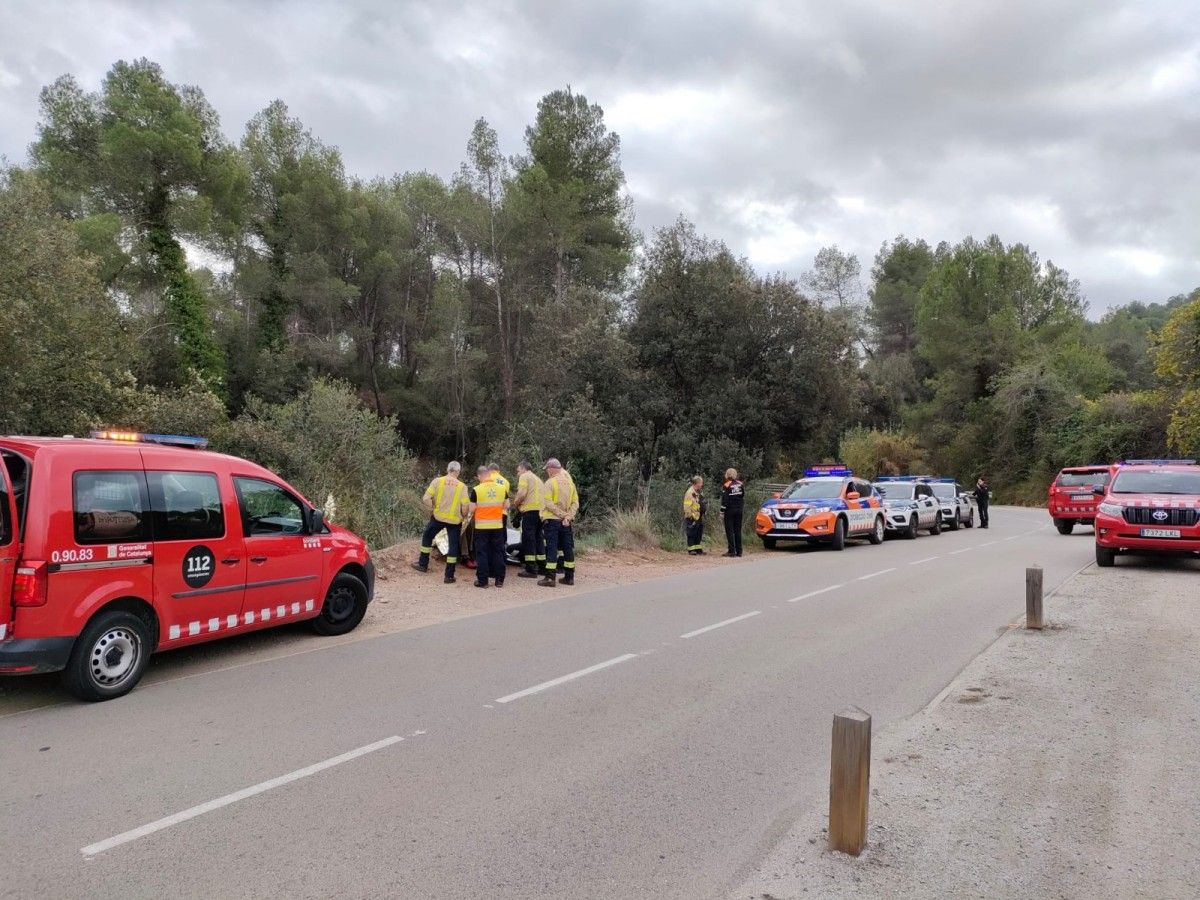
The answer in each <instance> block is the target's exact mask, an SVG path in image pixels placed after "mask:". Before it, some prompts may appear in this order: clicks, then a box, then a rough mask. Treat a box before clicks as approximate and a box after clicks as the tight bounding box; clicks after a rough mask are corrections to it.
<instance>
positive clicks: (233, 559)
mask: <svg viewBox="0 0 1200 900" xmlns="http://www.w3.org/2000/svg"><path fill="white" fill-rule="evenodd" d="M241 561H242V558H241V557H240V556H230V557H227V558H226V559H223V560H221V565H223V566H236V565H237V564H238V563H240V562H241Z"/></svg>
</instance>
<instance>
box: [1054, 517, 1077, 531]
mask: <svg viewBox="0 0 1200 900" xmlns="http://www.w3.org/2000/svg"><path fill="white" fill-rule="evenodd" d="M1054 527H1055V528H1057V529H1058V533H1059V534H1070V533H1071V532H1072V531H1074V530H1075V520H1074V519H1055V520H1054Z"/></svg>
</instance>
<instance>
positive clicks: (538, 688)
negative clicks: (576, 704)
mask: <svg viewBox="0 0 1200 900" xmlns="http://www.w3.org/2000/svg"><path fill="white" fill-rule="evenodd" d="M636 657H637V654H636V653H626V654H625V655H623V656H616V657H613V658H612V659H606V660H605V661H604V662H602V663H596V664H595V665H594V666H588V667H587V668H586V669H580V670H579V671H578V672H571V673H570V674H568V675H563V676H561V677H559V678H552V679H550V680H549V681H543V682H542V683H541V684H535V685H534V686H533V687H527V688H525V690H523V691H517V692H516V693H515V694H506V695H504V696H503V697H497V698H496V702H497V703H511V702H512V701H514V700H520V699H521V698H522V697H528V696H529V695H530V694H540V693H541V692H542V691H545V690H549V689H550V688H552V687H558V686H559V685H560V684H566V683H567V682H568V681H574V680H575V679H576V678H582V677H583V676H584V675H591V674H592V673H593V672H599V671H600V670H601V669H607V668H608V667H609V666H615V665H617V664H618V663H623V662H628V661H629V660H631V659H634V658H636Z"/></svg>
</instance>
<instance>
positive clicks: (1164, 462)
mask: <svg viewBox="0 0 1200 900" xmlns="http://www.w3.org/2000/svg"><path fill="white" fill-rule="evenodd" d="M1195 464H1196V461H1195V460H1194V459H1127V460H1125V461H1124V462H1122V463H1121V465H1123V466H1194V465H1195Z"/></svg>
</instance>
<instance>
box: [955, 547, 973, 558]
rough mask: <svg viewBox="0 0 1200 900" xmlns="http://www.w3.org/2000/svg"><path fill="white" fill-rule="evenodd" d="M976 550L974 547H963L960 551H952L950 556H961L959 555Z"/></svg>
mask: <svg viewBox="0 0 1200 900" xmlns="http://www.w3.org/2000/svg"><path fill="white" fill-rule="evenodd" d="M974 549H975V548H974V547H962V548H960V549H958V550H951V551H950V555H951V556H955V555H956V554H959V553H966V552H967V551H968V550H974Z"/></svg>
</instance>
